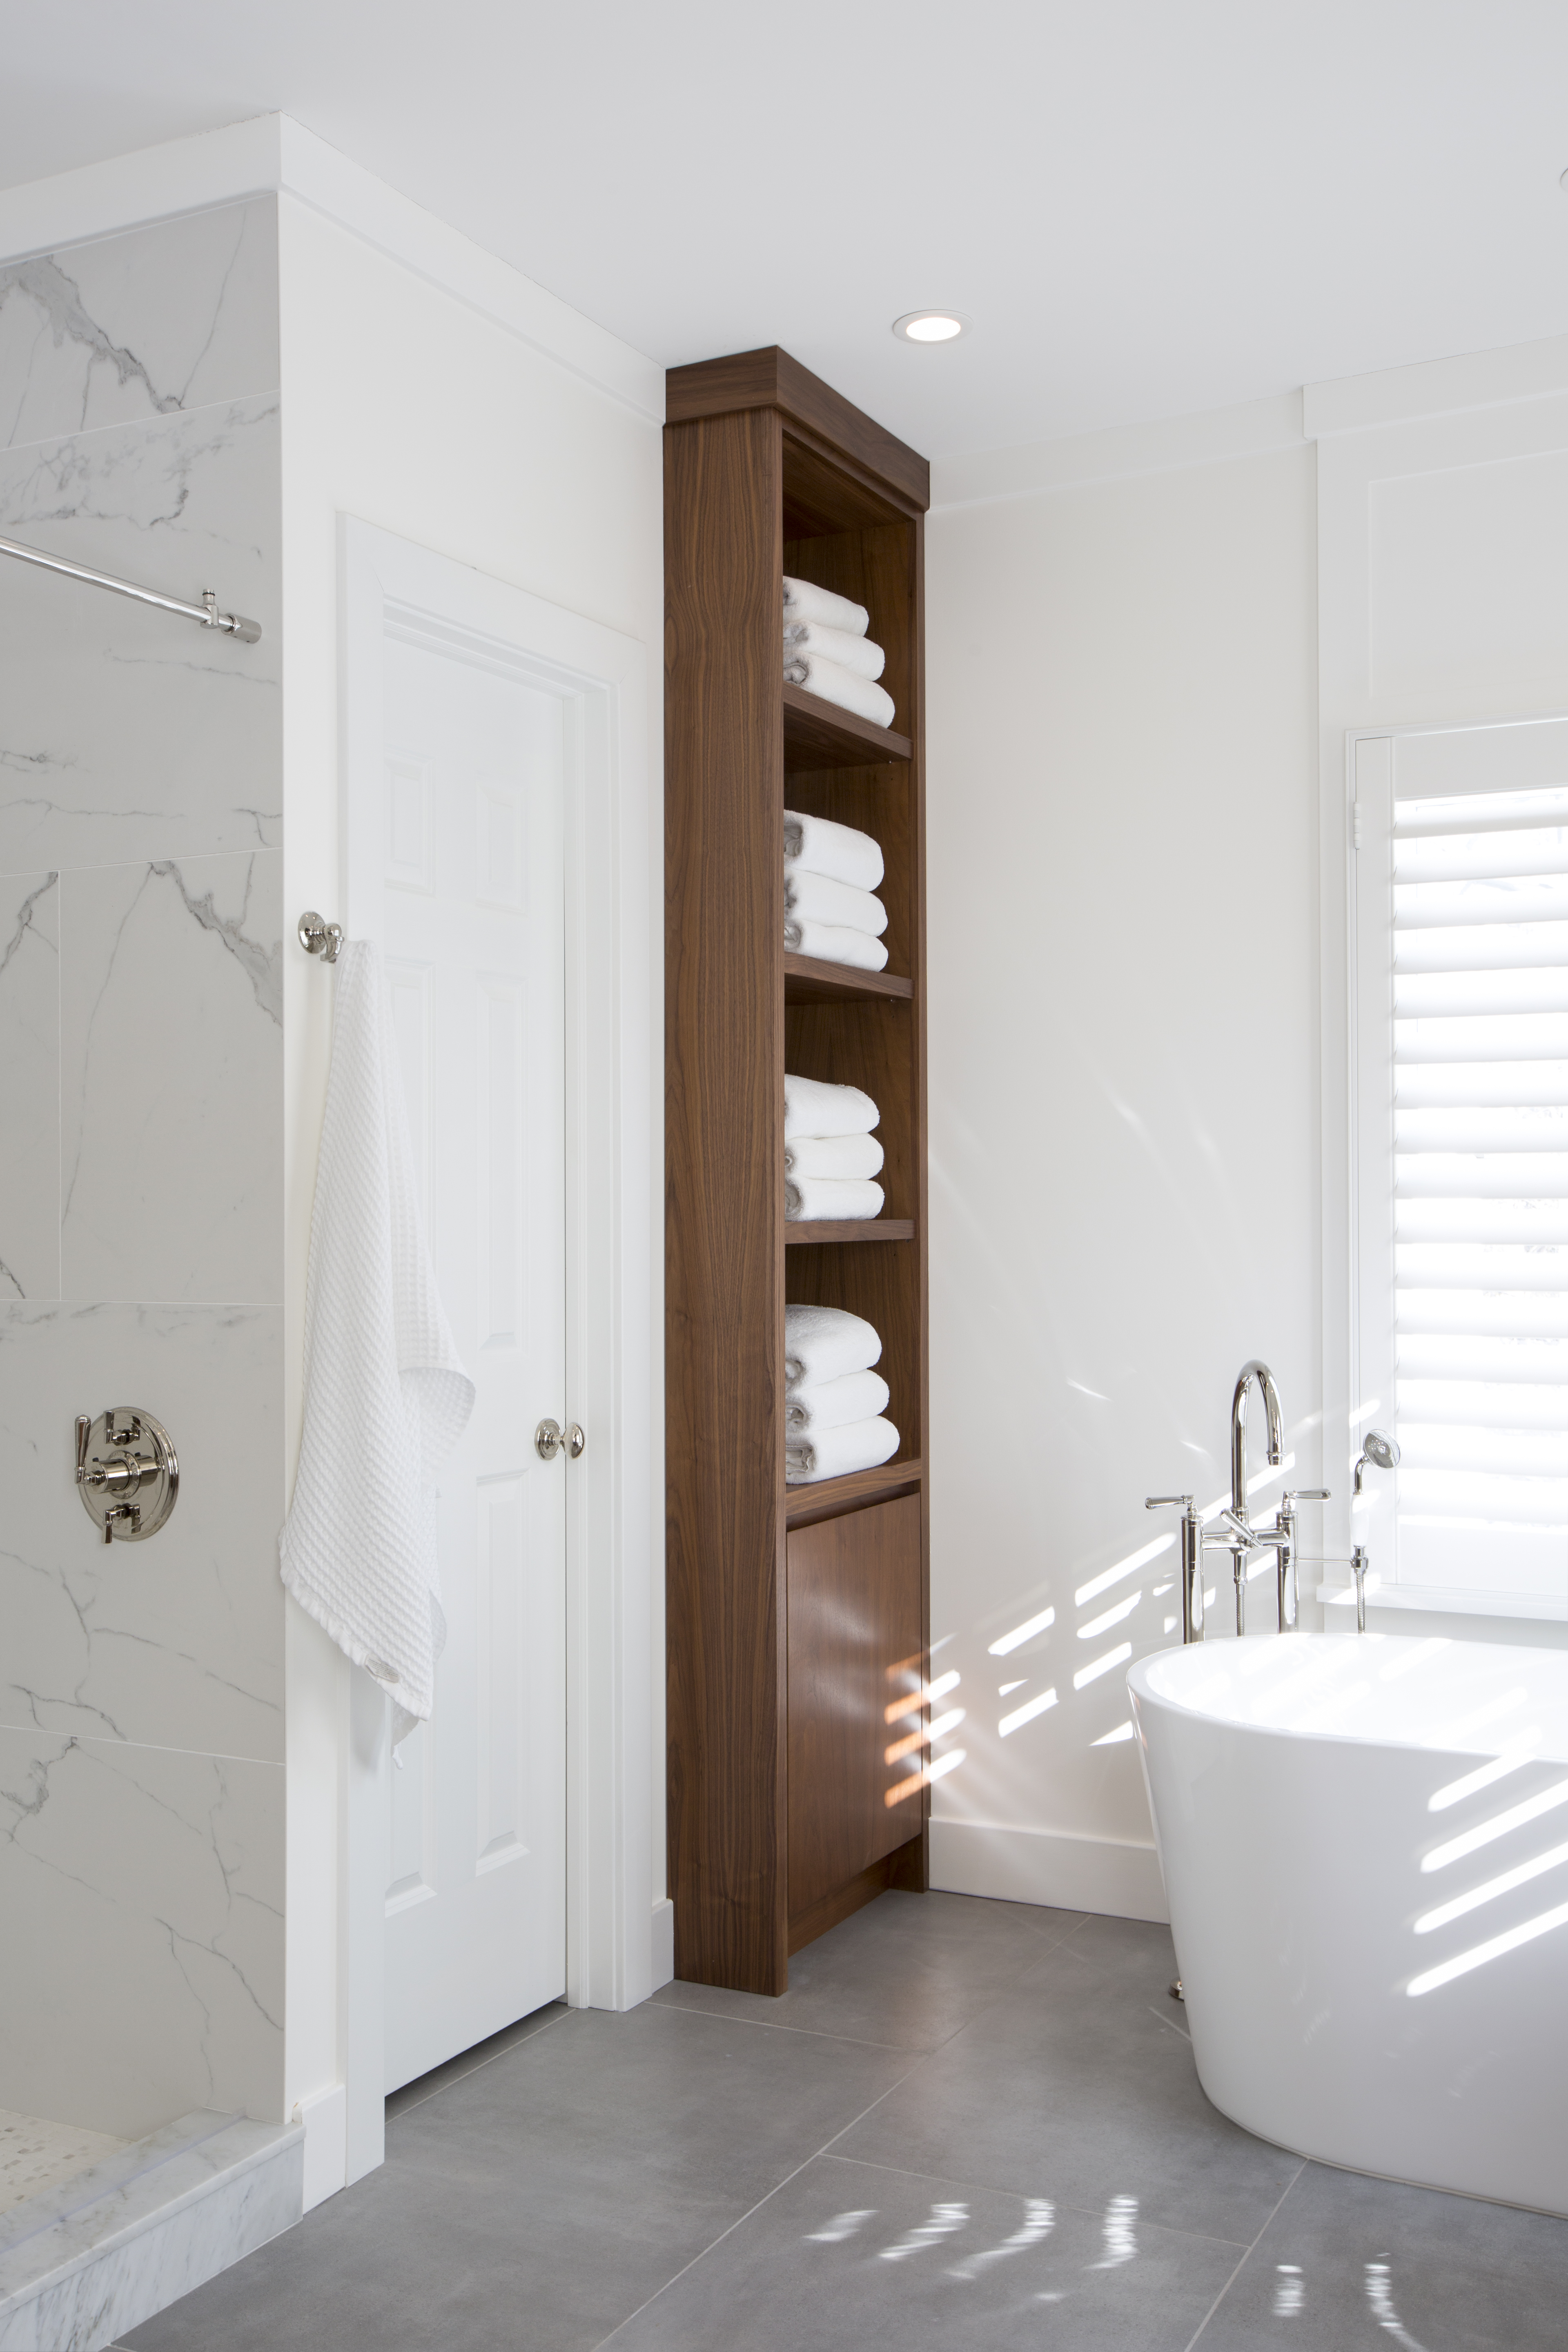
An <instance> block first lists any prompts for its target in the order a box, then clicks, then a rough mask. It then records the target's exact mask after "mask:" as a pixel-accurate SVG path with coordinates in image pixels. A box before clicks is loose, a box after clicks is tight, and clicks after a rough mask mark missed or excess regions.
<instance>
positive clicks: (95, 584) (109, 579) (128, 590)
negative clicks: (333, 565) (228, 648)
mask: <svg viewBox="0 0 1568 2352" xmlns="http://www.w3.org/2000/svg"><path fill="white" fill-rule="evenodd" d="M0 555H14V556H16V559H17V561H18V562H21V563H37V564H41V565H42V567H43V569H44V570H45V571H46V572H64V573H65V575H66V577H67V578H68V580H85V581H86V582H87V584H88V586H89V588H111V589H112V590H113V591H114V593H115V594H116V595H117V596H134V597H135V599H136V601H137V603H138V604H157V605H160V606H161V607H162V609H163V611H164V612H165V613H179V614H183V615H184V618H185V619H186V620H187V621H199V622H200V623H201V625H202V626H203V628H204V629H221V630H222V631H223V632H224V634H225V635H226V636H230V637H237V638H238V640H239V642H240V644H241V645H242V646H253V645H255V644H256V643H257V641H258V638H259V637H260V635H261V624H260V622H259V621H247V620H246V619H245V618H244V616H243V615H242V614H238V613H220V612H219V611H218V608H217V591H216V588H204V589H203V591H202V601H201V603H200V604H186V603H185V602H184V598H183V597H179V596H165V595H163V593H162V592H161V591H160V590H158V589H156V588H139V587H138V586H137V584H136V583H135V582H134V580H117V579H116V578H115V576H114V574H113V572H94V571H93V570H92V569H91V567H90V566H89V564H86V563H71V562H68V560H67V559H66V557H65V556H63V555H46V554H45V553H44V551H43V549H42V548H41V547H24V546H23V545H22V543H21V541H19V540H15V539H0Z"/></svg>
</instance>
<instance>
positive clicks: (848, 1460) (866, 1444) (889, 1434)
mask: <svg viewBox="0 0 1568 2352" xmlns="http://www.w3.org/2000/svg"><path fill="white" fill-rule="evenodd" d="M898 1450H899V1433H898V1431H897V1430H896V1429H895V1428H894V1427H893V1424H892V1423H891V1422H890V1421H883V1420H881V1419H880V1418H878V1419H876V1420H874V1421H847V1422H845V1423H843V1425H842V1426H841V1427H840V1428H838V1429H825V1430H823V1431H822V1432H821V1433H818V1432H817V1431H816V1430H811V1431H808V1432H806V1433H803V1434H802V1435H801V1436H799V1437H793V1436H788V1435H786V1436H785V1438H784V1484H785V1486H815V1485H816V1481H817V1480H818V1479H819V1478H844V1477H847V1475H848V1474H849V1472H850V1471H851V1470H875V1469H876V1467H877V1465H878V1464H879V1463H881V1462H886V1461H887V1460H888V1459H889V1456H891V1455H892V1454H896V1453H897V1452H898Z"/></svg>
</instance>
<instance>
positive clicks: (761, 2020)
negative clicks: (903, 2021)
mask: <svg viewBox="0 0 1568 2352" xmlns="http://www.w3.org/2000/svg"><path fill="white" fill-rule="evenodd" d="M649 2006H650V2008H654V2009H659V2010H668V2011H670V2012H671V2014H672V2015H674V2016H676V2017H703V2018H707V2019H708V2020H709V2021H710V2023H712V2024H715V2025H760V2026H761V2027H762V2029H763V2032H764V2033H798V2034H801V2035H802V2036H804V2037H805V2038H806V2039H808V2040H810V2041H814V2042H844V2043H845V2044H846V2045H847V2047H848V2048H849V2049H851V2050H890V2051H892V2052H893V2053H894V2055H895V2056H897V2057H903V2056H906V2055H909V2056H913V2057H917V2058H923V2057H926V2056H927V2055H929V2053H930V2051H931V2050H940V2049H941V2047H942V2044H941V2043H940V2042H931V2043H930V2044H929V2045H924V2044H922V2045H921V2047H920V2048H919V2049H917V2050H914V2051H911V2050H910V2044H909V2043H908V2042H868V2040H867V2038H866V2036H865V2035H864V2034H863V2033H834V2032H830V2031H829V2030H828V2028H827V2027H826V2026H823V2025H775V2024H774V2023H773V2019H772V2018H771V2017H737V2016H736V2015H735V2013H734V2011H732V2010H728V2009H699V2008H698V2007H697V2006H696V2004H695V2002H692V2001H685V2000H659V2001H652V2002H650V2003H649ZM960 2031H962V2028H961V2029H960Z"/></svg>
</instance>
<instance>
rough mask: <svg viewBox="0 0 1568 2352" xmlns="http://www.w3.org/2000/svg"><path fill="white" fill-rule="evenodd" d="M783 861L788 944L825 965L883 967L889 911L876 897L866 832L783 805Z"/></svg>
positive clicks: (872, 846) (878, 872)
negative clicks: (799, 813) (858, 831)
mask: <svg viewBox="0 0 1568 2352" xmlns="http://www.w3.org/2000/svg"><path fill="white" fill-rule="evenodd" d="M881 878H882V853H881V851H880V850H879V848H878V846H877V844H876V843H875V842H874V841H873V840H872V838H871V836H870V835H869V834H868V833H857V832H856V830H855V828H854V826H853V825H850V824H834V823H833V821H832V819H831V818H830V817H826V816H797V815H796V814H795V810H794V809H785V811H784V945H785V947H786V948H790V949H792V950H794V952H795V954H796V955H806V956H816V958H817V959H818V961H820V962H823V963H850V964H855V965H856V966H858V969H859V970H860V971H882V970H883V969H884V967H885V966H886V963H887V961H888V949H887V942H886V941H885V940H884V939H883V938H882V933H883V932H884V931H885V930H886V929H887V928H888V910H887V908H886V907H884V906H883V904H882V902H881V900H880V898H878V897H877V896H876V889H877V885H878V883H879V881H880V880H881Z"/></svg>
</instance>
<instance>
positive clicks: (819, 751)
mask: <svg viewBox="0 0 1568 2352" xmlns="http://www.w3.org/2000/svg"><path fill="white" fill-rule="evenodd" d="M792 576H793V577H794V578H795V579H800V578H802V577H803V576H804V575H803V574H801V573H800V572H795V573H794V574H793V575H792ZM783 593H784V592H783V590H782V588H781V590H780V599H781V603H780V620H781V623H782V620H783V602H782V600H783ZM779 652H780V655H781V657H782V656H783V652H784V636H783V630H782V627H781V631H780V636H779ZM780 669H781V672H782V669H783V661H782V658H781V661H780ZM779 690H780V694H781V696H782V698H783V702H784V742H785V744H786V746H787V752H786V758H787V762H788V764H789V766H791V767H792V768H856V767H859V766H860V765H862V763H863V762H864V761H867V760H907V759H908V758H909V757H910V739H909V737H908V736H907V735H900V734H899V733H898V732H897V731H896V730H894V729H893V728H891V727H878V726H876V725H874V724H873V722H872V721H871V720H870V719H862V718H861V717H860V715H859V713H858V711H855V710H842V709H839V707H838V705H837V703H833V702H825V701H824V700H823V698H822V697H821V695H820V694H808V693H807V692H806V690H805V687H804V686H788V685H786V684H785V683H784V678H783V677H782V675H781V677H780V679H779Z"/></svg>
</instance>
